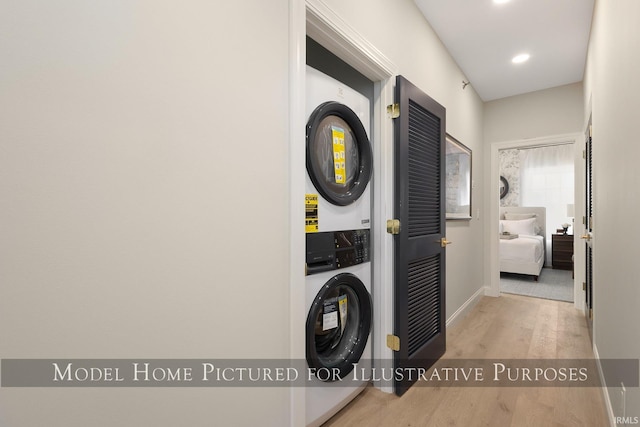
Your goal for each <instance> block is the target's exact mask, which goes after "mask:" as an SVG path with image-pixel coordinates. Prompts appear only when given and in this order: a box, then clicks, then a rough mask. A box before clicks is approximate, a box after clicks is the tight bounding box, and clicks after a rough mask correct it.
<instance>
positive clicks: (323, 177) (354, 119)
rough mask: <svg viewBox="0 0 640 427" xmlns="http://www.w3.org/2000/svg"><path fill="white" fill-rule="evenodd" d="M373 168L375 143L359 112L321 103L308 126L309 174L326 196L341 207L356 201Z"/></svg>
mask: <svg viewBox="0 0 640 427" xmlns="http://www.w3.org/2000/svg"><path fill="white" fill-rule="evenodd" d="M372 167H373V154H372V151H371V144H370V143H369V138H368V137H367V132H366V131H365V129H364V126H362V122H361V121H360V119H359V118H358V116H357V115H356V113H354V112H353V110H352V109H351V108H349V107H347V106H346V105H344V104H341V103H339V102H335V101H328V102H325V103H323V104H320V105H319V106H318V107H317V108H316V109H315V110H314V111H313V113H311V116H310V117H309V122H308V123H307V171H308V173H309V178H311V181H312V182H313V185H314V186H315V187H316V189H317V190H318V192H319V193H320V194H321V195H322V197H324V198H325V199H326V200H328V201H329V202H331V203H333V204H334V205H338V206H347V205H349V204H351V203H353V202H355V201H356V200H358V198H359V197H360V196H361V195H362V193H364V190H365V188H366V187H367V184H368V183H369V180H370V179H371V170H372Z"/></svg>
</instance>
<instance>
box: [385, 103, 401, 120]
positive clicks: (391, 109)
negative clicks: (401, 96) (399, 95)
mask: <svg viewBox="0 0 640 427" xmlns="http://www.w3.org/2000/svg"><path fill="white" fill-rule="evenodd" d="M387 115H388V116H389V118H391V119H397V118H398V117H400V104H391V105H387Z"/></svg>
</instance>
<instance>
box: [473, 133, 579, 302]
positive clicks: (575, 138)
mask: <svg viewBox="0 0 640 427" xmlns="http://www.w3.org/2000/svg"><path fill="white" fill-rule="evenodd" d="M563 142H567V143H573V144H574V153H575V156H574V165H575V167H574V174H575V175H574V178H575V182H574V184H575V186H574V209H575V213H574V215H575V218H576V220H575V222H574V224H575V226H574V229H573V235H574V242H573V245H574V251H573V253H574V255H575V260H574V271H575V278H574V282H573V305H574V307H576V308H578V309H580V310H582V309H583V307H584V291H583V290H582V282H583V281H584V263H585V260H584V251H576V250H575V248H577V247H578V245H579V244H581V243H582V240H580V236H581V235H582V232H583V231H584V225H582V216H584V191H583V190H584V162H583V161H582V150H583V146H584V135H582V134H580V133H575V134H574V133H572V134H564V135H553V136H545V137H540V138H532V139H521V140H516V141H506V142H494V143H491V147H490V149H489V150H487V157H485V167H486V168H487V169H488V170H489V171H490V173H489V174H487V175H488V178H487V179H488V182H485V185H486V188H488V189H489V191H487V194H488V198H489V200H488V205H487V206H489V215H488V216H487V221H488V224H487V226H486V227H485V244H486V250H487V253H488V254H489V260H488V269H487V273H488V275H489V280H488V282H487V283H489V287H488V289H487V290H486V292H485V295H488V296H494V297H497V296H500V262H499V259H498V241H499V237H498V217H499V215H500V210H499V207H500V191H499V188H498V182H500V159H499V153H498V152H499V151H500V150H507V149H511V148H523V147H536V146H544V145H549V144H559V143H563ZM485 277H486V276H485Z"/></svg>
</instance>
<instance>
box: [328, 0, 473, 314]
mask: <svg viewBox="0 0 640 427" xmlns="http://www.w3.org/2000/svg"><path fill="white" fill-rule="evenodd" d="M325 3H326V4H327V5H329V6H330V7H331V8H332V9H333V10H335V11H336V12H337V13H338V14H339V15H340V16H341V17H342V18H343V19H344V20H345V21H347V22H348V23H349V24H350V25H351V26H352V27H353V28H354V29H355V30H356V31H358V32H359V33H361V34H362V35H363V36H364V37H365V38H366V39H367V40H368V41H370V42H371V43H372V44H373V45H374V46H375V47H376V48H377V49H379V50H380V51H381V52H382V54H384V55H385V56H386V57H387V58H389V60H391V62H393V63H394V64H395V65H396V66H397V67H398V70H399V73H400V74H402V75H404V76H405V77H406V78H407V79H409V80H410V81H411V82H412V83H414V84H415V85H416V86H418V87H419V88H420V89H422V90H423V91H424V92H425V93H427V94H428V95H429V96H431V97H432V98H434V99H435V100H436V101H438V102H439V103H440V104H442V105H444V107H445V108H446V109H447V132H449V133H450V134H451V135H453V136H454V137H455V138H456V139H458V140H459V141H460V142H462V143H463V144H465V145H466V146H468V147H469V148H471V149H472V150H473V165H472V168H473V181H474V183H475V188H474V189H473V190H472V206H473V212H474V219H473V220H472V221H449V222H447V239H448V240H451V241H452V242H453V244H452V245H450V246H448V248H447V271H446V274H447V301H446V313H447V317H449V316H451V315H452V314H454V313H455V312H456V311H457V310H458V309H459V308H460V307H461V306H462V305H463V304H464V303H465V302H466V301H467V300H468V299H469V298H470V297H471V296H472V295H473V294H474V293H475V292H476V291H478V290H479V289H480V288H481V287H482V286H484V283H483V281H482V279H481V278H482V275H483V269H484V266H483V259H482V249H481V248H482V236H483V235H482V232H483V224H482V221H480V220H478V219H477V218H476V217H475V215H476V213H477V211H479V212H480V215H481V217H482V211H483V191H482V185H481V183H482V181H483V173H484V172H483V165H482V159H483V141H482V107H483V104H482V101H481V100H480V98H479V97H478V95H477V94H476V93H475V91H474V90H473V88H472V87H467V88H466V89H465V90H463V89H462V80H463V79H466V78H465V77H464V75H463V74H462V72H461V71H460V69H459V68H458V66H457V65H456V63H455V62H454V61H453V59H452V58H451V56H450V55H449V53H448V52H447V50H446V49H445V48H444V46H443V45H442V43H441V42H440V39H439V38H438V37H437V36H436V35H435V33H434V32H433V30H431V27H430V26H429V25H428V23H427V22H426V20H425V19H424V18H423V16H422V13H421V12H420V10H419V9H418V7H417V6H416V5H415V3H414V2H413V1H411V0H399V1H394V2H389V1H384V0H350V1H343V0H327V1H326V2H325ZM382 29H384V30H382ZM461 266H464V268H461Z"/></svg>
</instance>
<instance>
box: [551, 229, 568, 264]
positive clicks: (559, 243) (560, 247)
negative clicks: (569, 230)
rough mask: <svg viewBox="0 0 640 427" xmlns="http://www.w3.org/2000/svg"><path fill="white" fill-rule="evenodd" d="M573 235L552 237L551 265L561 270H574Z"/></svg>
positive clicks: (555, 235)
mask: <svg viewBox="0 0 640 427" xmlns="http://www.w3.org/2000/svg"><path fill="white" fill-rule="evenodd" d="M572 257H573V234H552V235H551V264H552V265H553V268H555V269H559V270H573V260H572Z"/></svg>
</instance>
